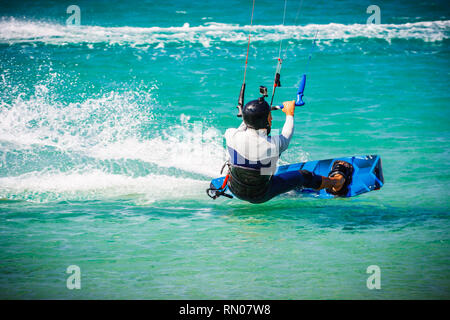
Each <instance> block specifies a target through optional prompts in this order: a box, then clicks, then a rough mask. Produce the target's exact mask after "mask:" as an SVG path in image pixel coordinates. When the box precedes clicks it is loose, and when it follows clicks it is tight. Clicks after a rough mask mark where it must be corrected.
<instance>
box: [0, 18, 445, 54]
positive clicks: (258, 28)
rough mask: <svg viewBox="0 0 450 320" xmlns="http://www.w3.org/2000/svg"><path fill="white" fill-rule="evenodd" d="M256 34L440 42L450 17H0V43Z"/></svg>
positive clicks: (177, 40)
mask: <svg viewBox="0 0 450 320" xmlns="http://www.w3.org/2000/svg"><path fill="white" fill-rule="evenodd" d="M249 31H251V32H252V41H254V42H261V41H262V42H276V41H279V40H281V39H283V40H284V39H290V40H298V41H301V40H311V39H313V38H314V36H315V33H316V31H318V32H319V40H348V39H352V38H361V37H362V38H368V39H385V40H386V41H391V40H393V39H406V40H410V39H419V40H423V41H426V42H437V41H443V40H445V39H448V38H449V36H450V20H445V21H423V22H414V23H404V24H380V25H375V24H371V25H366V24H349V25H346V24H337V23H329V24H323V25H319V24H309V25H306V26H283V25H255V26H251V27H250V26H239V25H234V24H223V23H215V22H209V23H205V24H204V25H200V26H190V25H189V24H188V23H185V24H184V25H183V26H181V27H168V28H162V27H149V28H139V27H100V26H77V27H74V26H65V25H61V24H54V23H47V22H39V21H27V20H16V19H14V18H4V19H2V20H1V21H0V43H2V44H10V45H12V44H17V43H44V44H51V45H69V44H89V45H93V44H98V43H107V44H110V45H124V46H132V47H144V48H148V47H150V46H154V47H155V48H159V49H163V48H164V46H165V45H170V44H175V45H177V44H178V45H183V44H186V43H189V44H200V45H203V46H204V47H209V46H211V45H213V44H217V43H220V42H237V43H243V42H246V41H247V37H248V32H249Z"/></svg>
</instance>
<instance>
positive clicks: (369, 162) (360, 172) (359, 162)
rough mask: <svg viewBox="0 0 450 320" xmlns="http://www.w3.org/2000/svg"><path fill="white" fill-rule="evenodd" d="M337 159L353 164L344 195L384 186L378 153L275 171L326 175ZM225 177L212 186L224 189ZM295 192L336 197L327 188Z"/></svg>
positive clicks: (357, 193) (320, 161)
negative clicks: (302, 171) (350, 179)
mask: <svg viewBox="0 0 450 320" xmlns="http://www.w3.org/2000/svg"><path fill="white" fill-rule="evenodd" d="M336 160H343V161H346V162H348V163H350V164H351V165H352V166H353V175H352V182H351V184H350V185H349V186H348V192H347V194H346V195H345V196H344V197H346V198H348V197H354V196H357V195H360V194H363V193H366V192H369V191H374V190H378V189H380V188H381V187H382V186H383V184H384V178H383V169H382V165H381V158H380V157H379V156H377V155H371V156H354V157H342V158H334V159H327V160H315V161H307V162H300V163H295V164H289V165H284V166H279V167H278V168H277V171H276V172H275V175H278V174H280V173H283V172H289V171H294V170H308V171H311V172H314V173H315V174H318V175H321V176H325V177H326V176H328V173H329V172H330V171H331V167H332V165H333V163H334V161H336ZM224 179H225V177H220V178H216V179H213V180H212V181H211V186H210V187H211V188H213V189H217V190H222V189H220V188H221V187H222V185H223V182H224ZM222 191H223V192H224V194H225V195H226V196H228V197H232V196H233V193H232V192H231V191H230V189H229V188H228V186H226V187H225V189H223V190H222ZM295 192H296V193H297V194H300V195H304V196H310V197H316V198H321V199H326V198H334V197H335V196H334V195H332V194H330V193H328V192H327V191H326V190H325V189H322V190H320V191H317V190H314V189H308V188H299V189H296V190H295Z"/></svg>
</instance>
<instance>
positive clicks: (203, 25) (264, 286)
mask: <svg viewBox="0 0 450 320" xmlns="http://www.w3.org/2000/svg"><path fill="white" fill-rule="evenodd" d="M70 4H76V5H78V6H79V8H80V13H81V15H80V25H79V26H76V25H71V26H67V25H66V20H67V19H68V18H69V17H70V16H71V14H68V13H67V12H66V10H67V7H68V6H69V5H70ZM372 4H376V5H378V6H379V8H380V18H381V24H379V25H375V24H371V25H367V24H366V21H367V19H368V18H369V16H370V15H371V14H370V13H367V12H366V10H367V7H368V6H369V5H372ZM283 8H284V1H262V0H256V2H255V12H254V19H253V26H252V27H251V28H250V26H249V25H250V16H251V9H252V2H251V0H246V1H236V0H233V1H227V2H226V3H220V4H219V3H218V2H217V1H198V2H196V1H190V0H178V1H142V0H139V1H136V0H129V1H76V2H75V1H74V2H73V3H71V2H61V1H5V0H0V88H1V90H0V298H2V299H5V298H6V299H13V298H18V299H48V298H50V299H207V298H210V299H429V298H437V299H449V298H450V235H449V232H450V221H449V209H450V202H449V197H450V191H449V184H450V174H449V172H450V166H449V157H450V144H449V143H450V121H449V119H450V108H449V105H450V91H449V83H450V73H449V72H450V5H449V4H448V1H445V0H443V1H409V0H401V1H378V0H377V1H376V2H374V1H372V0H371V1H365V0H362V1H361V0H352V1H349V0H348V1H310V0H300V1H297V0H296V1H292V0H288V1H287V5H286V15H285V23H284V25H283ZM249 32H251V39H252V42H251V45H250V54H249V61H248V70H247V79H246V82H247V91H246V101H248V100H249V99H254V98H256V97H258V96H259V92H258V91H259V90H258V89H259V85H266V86H267V87H268V88H269V93H270V92H271V85H272V81H273V76H274V73H275V67H276V62H277V57H278V54H279V48H280V41H281V47H282V50H281V52H282V57H283V58H284V60H283V68H282V75H281V83H282V85H283V86H282V87H281V88H279V89H278V90H277V93H276V97H275V102H277V103H278V102H282V101H285V100H292V99H294V98H295V92H296V85H298V82H299V79H300V76H301V75H302V74H303V73H304V72H305V71H307V74H308V81H307V85H306V90H305V98H304V100H305V101H306V105H305V106H304V107H299V108H298V109H297V110H296V115H295V126H296V127H295V135H294V137H293V139H292V141H291V144H290V147H289V149H288V151H286V152H285V153H284V154H283V155H282V157H281V159H280V164H287V163H294V162H300V161H306V160H318V159H328V158H333V157H339V156H352V155H366V154H378V155H380V156H381V158H382V160H383V169H384V176H385V186H384V187H383V188H382V189H381V190H379V191H375V192H370V193H367V194H364V195H361V196H359V197H355V198H350V199H330V200H319V199H314V198H302V197H300V196H298V195H296V194H295V193H288V194H286V195H282V196H280V197H277V198H275V199H273V200H271V201H270V202H267V203H265V204H262V205H250V204H248V203H245V202H242V201H239V200H236V199H233V200H229V199H217V200H215V201H213V200H211V199H210V198H208V197H207V196H206V193H205V189H206V188H207V187H208V186H209V181H210V180H211V178H214V177H217V176H218V175H219V171H220V168H221V166H222V164H223V162H224V160H225V159H226V152H225V148H224V146H225V144H224V140H223V134H224V132H225V130H226V129H227V128H230V127H237V126H238V125H239V124H240V120H239V119H238V118H237V117H236V108H235V107H236V104H237V99H238V94H239V90H240V86H241V83H242V80H243V70H244V62H245V54H246V49H247V37H248V33H249ZM317 32H318V34H317V42H316V44H317V45H316V46H315V47H313V46H312V42H313V39H314V36H315V34H316V33H317ZM311 51H312V58H311V60H310V62H309V64H307V61H308V55H309V53H310V52H311ZM273 116H274V120H273V127H274V129H277V128H278V129H279V128H281V127H282V125H283V121H284V114H283V113H281V112H274V113H273ZM70 265H76V266H78V267H79V268H80V271H81V289H73V290H69V289H68V288H67V286H66V281H67V279H68V277H69V276H70V274H68V273H67V272H66V270H67V268H68V266H70ZM371 265H376V266H378V267H379V268H380V271H381V289H373V290H369V289H368V287H367V285H366V281H367V279H368V277H369V276H370V274H368V273H367V272H366V270H367V268H368V267H369V266H371Z"/></svg>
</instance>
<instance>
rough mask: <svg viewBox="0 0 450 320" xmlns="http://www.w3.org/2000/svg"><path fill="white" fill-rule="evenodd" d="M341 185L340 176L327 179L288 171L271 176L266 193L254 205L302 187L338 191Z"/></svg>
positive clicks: (307, 173)
mask: <svg viewBox="0 0 450 320" xmlns="http://www.w3.org/2000/svg"><path fill="white" fill-rule="evenodd" d="M343 183H344V178H343V177H342V175H335V176H334V177H331V178H328V177H323V176H320V175H317V174H315V173H313V172H310V171H307V170H300V171H289V172H285V173H281V174H279V175H276V176H273V177H272V180H271V182H270V186H269V189H268V190H267V193H266V194H265V195H264V197H263V198H260V199H258V200H257V201H255V203H261V202H266V201H268V200H270V199H272V198H273V197H275V196H278V195H280V194H282V193H286V192H289V191H291V190H294V189H296V188H302V187H303V188H311V189H316V190H320V189H324V188H336V189H337V190H339V188H341V187H342V185H343Z"/></svg>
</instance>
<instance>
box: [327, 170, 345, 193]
mask: <svg viewBox="0 0 450 320" xmlns="http://www.w3.org/2000/svg"><path fill="white" fill-rule="evenodd" d="M330 180H331V181H332V182H333V187H332V188H331V190H333V192H338V191H339V190H341V189H342V187H343V186H344V183H345V178H344V176H343V175H342V174H335V175H334V176H332V177H330Z"/></svg>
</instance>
